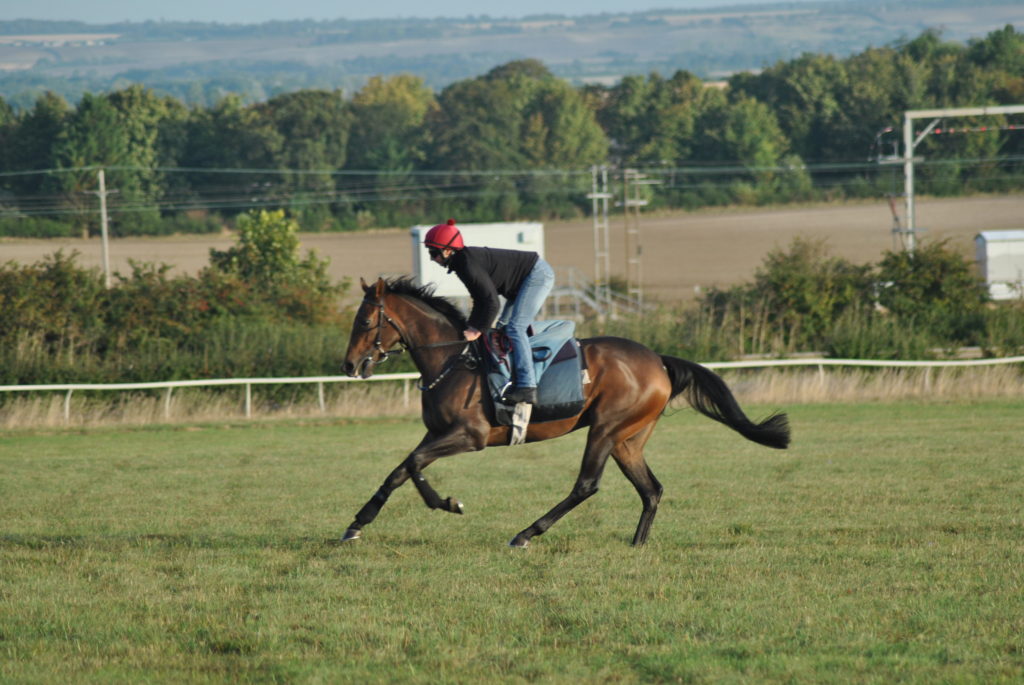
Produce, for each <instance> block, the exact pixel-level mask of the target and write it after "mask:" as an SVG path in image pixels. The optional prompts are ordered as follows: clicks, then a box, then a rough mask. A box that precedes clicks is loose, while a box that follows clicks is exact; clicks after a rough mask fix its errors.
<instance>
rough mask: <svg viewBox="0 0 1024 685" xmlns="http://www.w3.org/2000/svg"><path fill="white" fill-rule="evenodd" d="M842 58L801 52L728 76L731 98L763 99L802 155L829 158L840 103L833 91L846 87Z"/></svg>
mask: <svg viewBox="0 0 1024 685" xmlns="http://www.w3.org/2000/svg"><path fill="white" fill-rule="evenodd" d="M848 78H849V77H848V74H847V72H846V67H845V64H844V63H843V62H841V61H840V60H838V59H836V58H835V57H833V56H831V55H812V54H804V55H802V56H800V57H798V58H797V59H795V60H792V61H790V62H779V63H777V64H775V65H774V66H772V67H769V68H768V69H765V70H764V71H763V72H761V73H760V74H758V75H756V76H754V75H742V76H737V77H734V78H733V79H731V80H730V89H731V91H732V92H734V93H735V95H736V97H737V98H742V97H743V96H747V97H753V98H755V99H757V100H758V101H759V102H761V103H764V104H765V105H767V106H768V107H769V108H770V109H771V110H772V111H773V112H774V114H775V116H776V118H777V119H778V123H779V127H780V128H781V131H782V133H783V134H784V135H785V136H786V138H788V139H789V141H790V143H791V145H792V147H793V151H794V152H795V153H796V154H798V155H799V156H800V157H801V158H802V159H804V160H809V161H817V160H822V159H835V158H836V151H835V149H834V148H835V144H834V141H833V135H832V131H833V128H834V126H835V124H836V122H837V121H838V120H839V119H840V113H841V111H842V107H841V105H840V102H839V97H838V93H839V92H840V91H841V90H843V89H845V88H847V87H848Z"/></svg>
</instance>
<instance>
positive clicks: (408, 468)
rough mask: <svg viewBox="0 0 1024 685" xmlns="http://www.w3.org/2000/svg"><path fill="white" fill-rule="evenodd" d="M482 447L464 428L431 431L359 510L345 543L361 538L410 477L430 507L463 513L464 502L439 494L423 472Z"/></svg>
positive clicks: (479, 441)
mask: <svg viewBox="0 0 1024 685" xmlns="http://www.w3.org/2000/svg"><path fill="white" fill-rule="evenodd" d="M483 447H484V444H483V442H482V440H479V439H474V438H473V437H472V436H471V435H470V434H468V433H466V432H465V431H458V432H453V433H448V434H447V435H444V436H442V437H440V438H435V437H434V436H432V435H431V434H429V433H428V434H427V436H426V437H424V438H423V440H422V441H421V442H420V444H419V445H418V446H417V447H416V449H414V450H413V451H412V452H411V453H410V454H409V456H408V457H406V458H405V460H404V461H403V462H402V463H401V464H399V465H398V467H397V468H395V470H394V471H392V472H391V474H390V475H389V476H388V477H387V478H386V479H385V480H384V484H383V485H381V486H380V488H379V489H378V490H377V492H376V493H374V495H373V497H371V498H370V501H368V502H367V503H366V504H364V505H363V508H362V509H360V510H359V512H358V513H357V514H356V517H355V520H354V521H352V523H351V525H349V527H348V530H346V531H345V534H344V535H343V536H342V538H341V540H342V542H348V541H350V540H358V539H359V538H360V537H362V530H363V526H365V525H367V524H368V523H370V522H372V521H373V520H374V519H375V518H377V514H379V513H380V510H381V508H383V506H384V504H385V503H386V502H387V501H388V498H389V497H390V496H391V493H392V492H394V491H395V490H396V489H398V488H399V487H400V486H401V485H402V484H403V483H405V481H407V480H409V479H410V478H411V479H412V482H413V485H415V486H416V490H417V491H418V492H419V493H420V496H421V497H422V498H423V501H424V503H426V505H427V506H428V507H430V508H431V509H441V510H443V511H448V512H451V513H453V514H461V513H462V502H460V501H459V500H457V499H454V498H452V497H448V498H442V497H441V496H440V495H438V494H437V491H436V490H434V488H433V487H432V486H431V485H430V483H428V482H427V479H426V478H425V477H424V476H423V473H422V471H423V469H425V468H426V467H427V466H429V465H430V464H432V463H433V462H434V461H436V460H437V459H440V458H441V457H447V456H451V455H453V454H459V453H461V452H469V451H472V450H479V449H483Z"/></svg>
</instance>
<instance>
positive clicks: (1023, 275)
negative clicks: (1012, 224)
mask: <svg viewBox="0 0 1024 685" xmlns="http://www.w3.org/2000/svg"><path fill="white" fill-rule="evenodd" d="M974 246H975V251H976V254H977V258H978V266H979V268H980V269H981V276H982V278H984V279H985V284H986V285H988V292H989V295H991V297H992V299H993V300H1011V299H1016V298H1020V297H1024V288H1022V286H1024V230H1015V231H982V232H981V233H979V234H978V235H977V237H975V239H974Z"/></svg>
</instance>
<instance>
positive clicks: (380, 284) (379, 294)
mask: <svg viewBox="0 0 1024 685" xmlns="http://www.w3.org/2000/svg"><path fill="white" fill-rule="evenodd" d="M386 285H387V284H386V283H384V278H383V277H380V278H378V279H377V284H376V287H377V292H376V293H375V296H376V298H377V301H378V302H380V300H381V298H382V297H384V290H385V287H386Z"/></svg>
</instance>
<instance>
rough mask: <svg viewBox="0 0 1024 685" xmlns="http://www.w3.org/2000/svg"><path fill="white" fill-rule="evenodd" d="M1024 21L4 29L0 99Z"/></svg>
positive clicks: (935, 1) (807, 42) (984, 15)
mask: <svg viewBox="0 0 1024 685" xmlns="http://www.w3.org/2000/svg"><path fill="white" fill-rule="evenodd" d="M1007 24H1012V25H1015V26H1022V25H1024V2H1020V0H976V1H968V0H896V1H891V0H866V1H858V2H846V1H840V2H820V3H813V2H803V3H795V4H794V3H788V4H778V5H759V6H739V5H737V6H734V7H729V8H716V9H708V10H690V11H683V10H671V11H669V10H664V11H649V12H638V13H631V14H607V13H606V14H599V15H592V16H585V17H565V16H561V15H554V14H552V15H543V16H533V17H527V18H524V19H519V20H507V19H489V18H486V17H473V18H466V19H447V20H426V19H402V20H397V19H396V20H362V21H347V20H337V21H311V20H305V21H288V22H281V21H277V22H268V23H264V24H256V25H249V24H216V23H213V24H209V23H198V22H191V23H181V22H144V23H126V24H103V25H99V24H85V23H82V22H49V21H24V20H23V21H7V22H0V96H3V97H4V98H5V99H6V100H7V101H8V102H10V103H12V104H13V105H15V106H16V107H27V106H31V104H32V102H33V101H34V100H35V98H36V96H37V95H38V94H39V93H41V92H43V91H44V90H53V91H55V92H57V93H60V94H61V95H63V96H64V97H65V98H67V99H69V100H72V101H75V100H77V99H78V98H79V97H80V95H81V93H83V92H100V91H106V90H110V89H114V88H120V87H123V86H124V85H127V84H128V83H143V84H145V85H146V86H148V87H150V88H152V89H154V90H156V91H158V92H166V93H170V94H172V95H175V96H177V97H179V98H180V99H182V100H183V101H186V102H189V103H193V104H202V105H209V104H211V103H212V102H214V101H216V100H217V99H219V98H220V97H221V96H223V95H224V94H225V93H228V92H235V93H239V94H241V95H242V96H243V97H244V98H245V99H246V100H248V101H255V100H261V99H265V98H267V97H270V96H273V95H275V94H277V93H280V92H287V91H292V90H298V89H303V88H327V89H335V88H342V89H344V90H346V91H353V90H356V89H358V88H359V87H360V86H361V85H362V84H363V83H364V82H365V81H366V79H367V78H369V77H371V76H375V75H390V74H395V73H400V72H409V73H414V74H417V75H419V76H421V77H422V78H423V79H424V81H425V82H426V83H427V84H428V85H430V86H432V87H434V88H437V89H440V88H443V87H444V86H446V85H448V84H449V83H451V82H453V81H457V80H460V79H464V78H470V77H473V76H477V75H479V74H482V73H484V72H486V71H488V70H489V69H491V68H492V67H494V66H496V65H499V64H503V63H505V62H508V61H511V60H514V59H522V58H527V57H532V58H536V59H539V60H541V61H542V62H544V63H545V64H546V65H547V66H548V68H549V69H550V70H551V71H552V72H554V73H555V74H557V75H559V76H562V77H564V78H566V79H568V80H570V81H572V82H573V83H577V84H580V83H585V82H605V83H607V82H614V81H615V80H617V79H619V78H621V77H622V76H624V75H627V74H646V73H648V72H651V71H658V72H661V73H662V74H666V75H668V74H671V73H673V72H675V71H676V70H679V69H685V70H688V71H691V72H693V73H694V74H696V75H698V76H700V77H701V78H703V79H705V80H714V79H718V78H724V77H725V76H727V75H728V74H731V73H734V72H737V71H744V70H756V69H760V68H762V67H763V66H765V65H768V64H773V63H775V62H777V61H779V60H789V59H792V58H794V57H796V56H798V55H800V54H802V53H804V52H812V53H831V54H835V55H837V56H841V57H842V56H847V55H850V54H853V53H856V52H860V51H862V50H864V49H865V48H867V47H869V46H882V45H887V44H891V43H893V42H896V41H900V40H904V39H910V38H913V37H915V36H917V35H919V34H920V33H921V32H923V31H925V30H930V29H932V30H938V31H939V32H940V33H941V35H942V37H943V38H944V39H946V40H950V41H956V42H967V41H969V40H970V39H972V38H981V37H983V36H985V35H986V34H988V33H989V32H991V31H993V30H996V29H1000V28H1002V27H1004V26H1005V25H1007Z"/></svg>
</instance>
